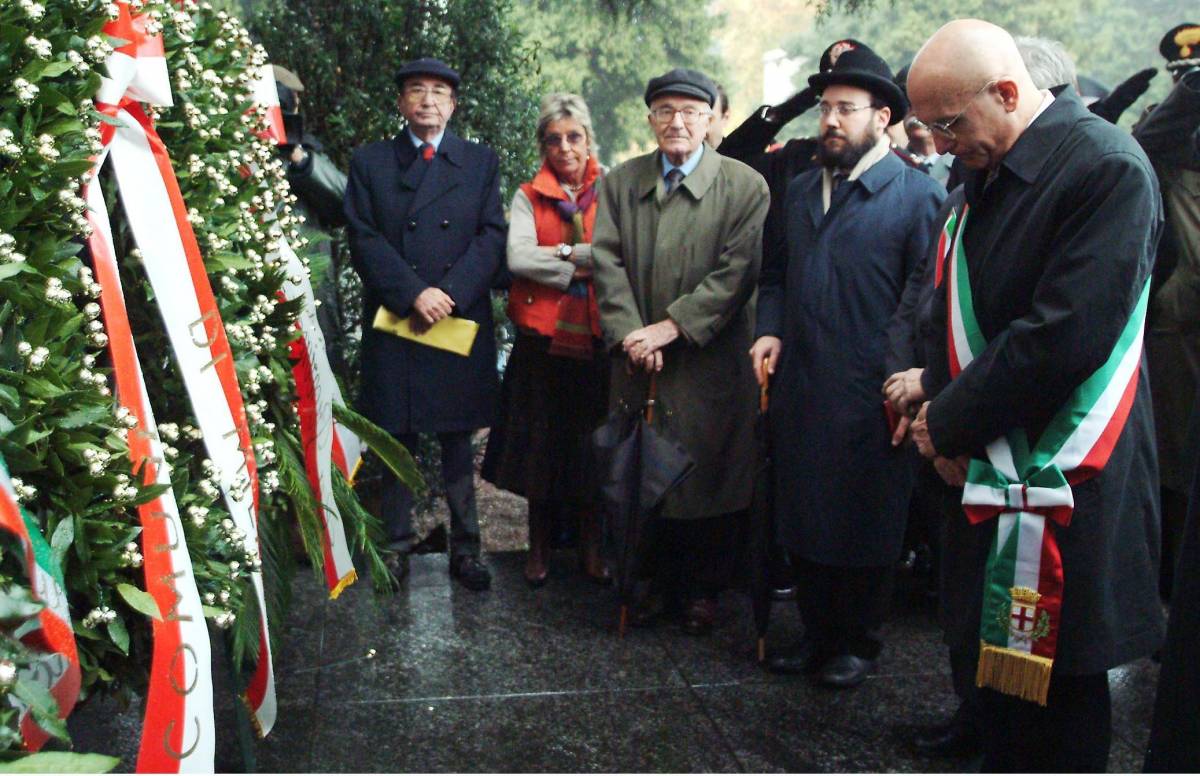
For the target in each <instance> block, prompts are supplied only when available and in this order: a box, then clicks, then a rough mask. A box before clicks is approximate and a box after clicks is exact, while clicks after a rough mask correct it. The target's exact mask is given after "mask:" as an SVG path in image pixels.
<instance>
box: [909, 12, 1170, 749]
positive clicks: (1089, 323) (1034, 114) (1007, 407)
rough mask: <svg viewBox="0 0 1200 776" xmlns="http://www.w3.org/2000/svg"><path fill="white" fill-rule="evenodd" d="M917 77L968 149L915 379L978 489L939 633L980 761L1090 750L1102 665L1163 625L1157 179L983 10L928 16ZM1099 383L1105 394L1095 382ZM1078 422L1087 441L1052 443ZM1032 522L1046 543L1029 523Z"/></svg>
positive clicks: (949, 557)
mask: <svg viewBox="0 0 1200 776" xmlns="http://www.w3.org/2000/svg"><path fill="white" fill-rule="evenodd" d="M908 92H909V97H910V99H911V100H912V104H913V111H914V113H915V114H916V116H917V118H918V119H919V120H920V121H922V123H924V124H926V125H927V126H929V127H930V128H931V130H932V131H933V133H934V136H935V139H936V142H937V146H938V151H939V152H941V153H946V152H948V153H953V154H955V155H956V156H957V157H958V158H959V159H960V160H961V161H962V162H963V163H964V164H965V166H966V167H967V168H968V173H967V175H966V180H965V182H964V186H965V193H966V201H967V209H968V212H967V213H966V214H964V215H963V217H962V218H960V219H959V220H958V223H957V224H956V225H955V235H954V238H953V239H954V243H953V247H952V248H951V249H950V250H949V252H948V257H947V260H946V261H945V264H944V269H943V273H942V274H943V277H945V278H946V280H945V281H944V282H945V283H946V284H947V287H948V289H958V291H957V292H956V293H955V294H948V296H949V297H950V302H948V303H947V304H945V305H935V306H934V316H935V317H934V323H933V326H932V327H931V331H932V340H931V342H930V347H931V351H930V362H929V365H928V368H927V369H926V370H925V372H924V373H923V375H922V381H921V390H922V392H923V393H924V394H925V396H926V397H932V400H931V401H926V402H924V403H923V404H922V405H921V409H920V411H919V413H918V415H917V417H916V419H915V420H914V421H913V425H912V436H913V439H914V441H915V442H916V443H917V446H918V448H919V449H920V451H921V452H922V454H924V455H926V456H927V457H930V458H934V457H938V456H940V457H943V458H945V459H947V460H949V461H957V463H958V465H959V466H960V467H962V468H963V470H964V472H965V476H966V480H967V486H968V488H967V490H968V491H969V492H971V493H972V494H974V495H972V496H971V499H972V501H971V503H969V504H968V498H967V497H966V496H964V507H967V509H966V512H967V513H968V514H970V517H968V515H967V514H964V515H963V516H961V517H959V518H957V519H955V520H952V521H951V524H950V525H949V526H948V527H947V545H946V548H945V557H944V560H943V562H944V563H945V564H946V569H945V572H944V575H943V579H944V580H945V581H946V585H945V589H944V590H943V595H944V596H945V600H944V601H943V605H944V606H946V607H947V608H949V609H950V610H952V611H954V612H957V614H958V616H957V617H954V618H952V619H953V621H955V622H958V623H960V628H959V629H958V631H957V633H948V634H947V638H948V639H957V640H959V641H961V642H962V643H967V642H968V640H971V639H974V640H976V641H977V642H979V643H980V644H981V648H982V652H983V656H982V657H981V660H980V670H979V672H978V676H977V678H978V679H979V680H980V681H981V683H982V684H984V685H985V689H983V690H982V691H981V705H982V716H983V721H982V726H983V731H982V732H983V738H984V745H985V750H986V759H985V762H984V765H983V770H984V771H1029V772H1039V771H1076V770H1083V771H1103V770H1105V767H1106V765H1107V761H1108V751H1109V747H1110V744H1111V704H1110V699H1109V692H1108V680H1107V674H1106V672H1107V670H1108V669H1110V668H1113V667H1115V666H1118V665H1121V664H1123V663H1126V662H1128V661H1131V660H1134V659H1137V658H1139V657H1143V656H1146V655H1149V654H1151V653H1152V652H1153V651H1154V650H1155V649H1156V648H1157V647H1158V645H1159V643H1160V642H1161V640H1162V634H1163V618H1162V611H1161V609H1160V607H1159V605H1158V594H1157V592H1158V591H1157V575H1158V562H1159V558H1158V546H1159V513H1158V499H1157V480H1158V471H1157V462H1156V456H1155V448H1154V428H1153V418H1152V412H1151V401H1150V395H1149V391H1148V390H1146V385H1145V378H1144V374H1145V360H1144V357H1143V356H1142V354H1141V332H1142V326H1141V324H1142V322H1143V321H1144V311H1145V300H1146V298H1147V293H1148V281H1149V277H1150V270H1151V268H1152V266H1153V260H1154V252H1155V247H1156V244H1157V242H1158V238H1159V235H1160V232H1161V229H1162V202H1161V200H1160V198H1159V195H1158V186H1157V182H1156V180H1155V177H1154V172H1153V170H1152V168H1151V167H1150V163H1149V160H1148V159H1147V158H1146V156H1145V154H1144V153H1143V152H1142V150H1141V149H1140V148H1139V147H1138V146H1137V144H1136V143H1135V142H1134V141H1133V140H1132V139H1131V138H1130V137H1129V136H1128V135H1127V134H1126V133H1124V132H1122V131H1121V130H1119V129H1117V128H1115V127H1113V126H1112V125H1111V124H1109V123H1107V122H1105V121H1104V120H1103V119H1100V118H1098V117H1096V116H1093V115H1092V114H1090V113H1089V112H1088V111H1087V109H1086V108H1084V107H1083V105H1082V104H1081V103H1080V102H1079V100H1078V99H1077V98H1076V97H1075V95H1074V94H1073V93H1072V92H1071V90H1069V89H1062V88H1056V89H1055V90H1053V92H1049V91H1043V90H1039V89H1038V88H1037V87H1036V86H1035V85H1034V84H1033V81H1032V79H1031V78H1030V77H1029V73H1028V71H1027V70H1026V68H1025V65H1024V63H1023V62H1022V61H1021V57H1020V54H1019V53H1018V51H1017V48H1016V45H1015V44H1014V42H1013V40H1012V37H1011V36H1010V35H1009V34H1008V33H1007V32H1005V31H1004V30H1002V29H1000V28H999V27H996V26H994V25H992V24H989V23H987V22H982V21H977V20H959V21H955V22H951V23H949V24H947V25H946V26H944V27H942V28H941V29H940V30H939V31H938V32H937V33H935V34H934V35H933V37H932V38H930V40H929V41H928V42H926V44H925V45H924V46H923V47H922V49H921V51H920V52H918V54H917V57H916V59H915V60H914V62H913V65H912V69H911V71H910V73H909V78H908ZM948 271H949V272H951V273H952V274H950V275H947V274H946V273H947V272H948ZM1110 367H1112V368H1113V370H1114V371H1112V372H1109V371H1108V369H1109V368H1110ZM952 375H953V379H951V377H952ZM1099 388H1104V393H1102V394H1101V396H1102V397H1104V401H1103V402H1102V401H1100V400H1099V399H1097V400H1096V401H1095V402H1094V403H1092V404H1087V403H1086V402H1085V399H1090V398H1094V396H1093V394H1091V393H1089V391H1092V390H1098V389H1099ZM1111 388H1115V389H1116V390H1110V389H1111ZM1113 397H1115V398H1113ZM1110 399H1112V401H1111V403H1109V400H1110ZM1116 399H1119V400H1120V401H1116ZM1068 408H1069V409H1072V410H1080V413H1079V414H1074V415H1068V414H1066V413H1065V412H1064V410H1065V409H1068ZM1080 417H1084V418H1087V419H1098V420H1099V421H1100V424H1099V425H1093V426H1091V427H1090V428H1093V429H1097V430H1096V431H1095V432H1094V433H1095V436H1093V437H1088V433H1091V432H1086V429H1087V428H1088V427H1085V426H1084V425H1082V424H1078V425H1071V424H1073V423H1074V424H1077V423H1078V419H1079V418H1080ZM1101 431H1104V432H1105V433H1103V434H1102V433H1100V432H1101ZM1046 432H1051V433H1046ZM1059 433H1069V434H1070V436H1065V437H1058V434H1059ZM1055 439H1059V440H1061V441H1060V442H1059V446H1057V447H1056V446H1055V444H1054V440H1055ZM1080 440H1087V444H1086V445H1084V446H1083V447H1082V450H1083V452H1086V457H1084V456H1083V452H1081V453H1080V455H1079V457H1078V458H1075V459H1067V458H1063V457H1061V455H1060V454H1061V453H1063V452H1065V451H1068V450H1074V449H1075V448H1073V447H1072V444H1074V443H1077V442H1078V441H1080ZM1025 442H1027V443H1028V444H1027V445H1026V444H1025ZM1026 448H1028V449H1026ZM1000 451H1008V454H1009V455H1010V459H1009V460H1008V462H1007V463H1006V462H1005V461H1004V460H1003V456H1001V455H998V453H999V452H1000ZM1048 451H1049V452H1048ZM968 459H969V462H970V467H969V468H967V464H968ZM981 475H987V476H989V477H994V479H991V480H984V479H982V478H981ZM1055 478H1057V479H1055ZM1051 480H1053V482H1051ZM985 497H986V498H985ZM987 498H998V499H999V501H998V503H996V502H992V501H987V500H986V499H987ZM1043 499H1052V500H1054V503H1055V504H1057V505H1058V506H1054V507H1053V508H1051V506H1052V505H1051V504H1049V503H1047V502H1045V501H1043ZM994 503H995V504H996V506H995V509H994V511H990V512H989V511H988V510H987V509H982V508H981V505H984V504H994ZM1043 525H1044V532H1042V530H1041V526H1043ZM1027 526H1038V528H1037V529H1036V530H1037V534H1036V535H1037V536H1038V537H1039V538H1038V539H1037V542H1038V543H1037V544H1033V545H1027V544H1025V543H1024V542H1025V537H1026V536H1027V533H1026V531H1027ZM1009 530H1011V533H1002V531H1009ZM1012 537H1019V539H1020V543H1015V542H1013V541H1010V539H1011V538H1012ZM1039 547H1040V548H1042V549H1043V550H1044V552H1042V553H1039V552H1037V551H1036V550H1037V548H1039ZM1014 555H1015V558H1014ZM1059 558H1060V559H1061V561H1060V562H1059V561H1058V559H1059ZM1039 564H1040V565H1039ZM1031 568H1032V570H1033V571H1034V572H1035V577H1034V579H1033V581H1032V582H1031V583H1028V584H1025V585H1022V584H1021V583H1020V581H1019V580H1022V579H1027V578H1028V577H1029V572H1030V570H1031ZM1039 568H1040V569H1041V572H1038V571H1037V570H1038V569H1039ZM1006 572H1007V573H1008V580H1010V581H1008V582H1006V578H1005V576H1004V575H1005V573H1006ZM1036 573H1041V574H1042V575H1041V576H1040V577H1038V576H1036ZM985 580H986V581H987V583H988V584H987V587H986V589H985ZM1014 582H1016V584H1014ZM1009 585H1013V586H1011V587H1010V586H1009ZM985 602H986V603H985ZM985 606H986V608H987V612H986V615H987V616H986V617H985V616H984V609H985ZM1047 637H1049V638H1048V640H1047ZM996 688H998V689H996ZM1028 699H1032V700H1028Z"/></svg>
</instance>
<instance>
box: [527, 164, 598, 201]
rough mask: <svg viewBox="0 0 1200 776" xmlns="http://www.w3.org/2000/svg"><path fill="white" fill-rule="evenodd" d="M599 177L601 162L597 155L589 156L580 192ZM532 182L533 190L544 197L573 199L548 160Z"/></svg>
mask: <svg viewBox="0 0 1200 776" xmlns="http://www.w3.org/2000/svg"><path fill="white" fill-rule="evenodd" d="M598 177H600V164H599V163H598V162H597V161H596V157H594V156H589V157H588V159H587V164H586V165H585V166H584V171H583V186H582V187H581V188H580V189H579V192H580V193H583V192H584V191H587V189H588V187H589V186H591V185H592V184H593V183H595V181H596V178H598ZM530 183H531V184H532V185H533V190H534V191H536V192H537V193H538V194H541V195H542V196H544V197H549V198H550V199H571V197H569V196H567V192H566V191H565V190H564V189H563V186H562V183H561V182H560V181H559V180H558V176H557V175H555V174H554V168H552V167H551V166H550V162H548V161H546V160H543V161H542V167H541V169H540V170H538V173H537V175H535V176H533V180H532V181H530Z"/></svg>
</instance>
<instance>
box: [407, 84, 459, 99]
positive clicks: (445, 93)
mask: <svg viewBox="0 0 1200 776" xmlns="http://www.w3.org/2000/svg"><path fill="white" fill-rule="evenodd" d="M431 94H432V95H433V99H434V101H435V102H449V101H450V98H451V97H453V96H454V92H453V91H452V90H451V89H450V88H449V87H447V86H434V87H432V88H430V87H428V86H406V87H405V88H404V99H406V100H408V101H409V102H424V101H425V98H426V97H428V96H429V95H431Z"/></svg>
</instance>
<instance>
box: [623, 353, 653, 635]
mask: <svg viewBox="0 0 1200 776" xmlns="http://www.w3.org/2000/svg"><path fill="white" fill-rule="evenodd" d="M657 395H658V375H657V374H651V375H650V391H649V393H647V395H646V415H645V417H646V425H647V426H649V425H650V424H651V423H653V422H654V402H655V397H656V396H657ZM628 622H629V604H627V603H625V602H622V603H621V621H620V623H619V624H618V625H617V637H618V638H622V639H623V638H625V626H626V624H627V623H628Z"/></svg>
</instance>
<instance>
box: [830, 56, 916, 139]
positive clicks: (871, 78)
mask: <svg viewBox="0 0 1200 776" xmlns="http://www.w3.org/2000/svg"><path fill="white" fill-rule="evenodd" d="M808 84H809V86H811V87H812V88H814V89H817V90H818V91H825V89H826V88H828V87H830V86H835V85H838V84H843V85H845V86H857V87H859V88H860V89H866V90H867V91H868V92H870V93H871V94H873V95H875V96H876V97H878V98H879V99H881V100H883V101H884V102H885V103H886V104H887V106H888V107H889V108H891V109H892V115H891V118H890V119H889V120H888V124H895V123H896V122H898V121H900V120H901V119H903V118H904V114H906V113H908V99H907V98H906V97H905V96H904V92H903V91H902V90H901V89H900V87H899V86H897V85H896V82H895V81H893V80H892V71H891V69H890V68H889V67H888V65H887V62H884V61H883V59H882V58H881V57H880V56H879V55H878V54H876V53H875V52H874V51H872V50H871V49H870V48H869V47H868V46H865V45H862V44H859V45H857V46H855V47H854V48H851V49H847V50H845V51H843V52H841V53H840V54H839V55H838V56H837V59H835V60H834V62H833V66H832V67H831V68H830V69H829V71H828V72H825V73H817V74H816V75H813V76H809V79H808Z"/></svg>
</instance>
